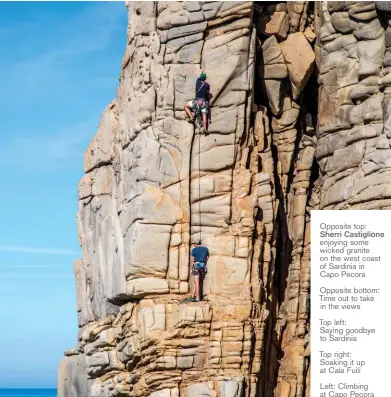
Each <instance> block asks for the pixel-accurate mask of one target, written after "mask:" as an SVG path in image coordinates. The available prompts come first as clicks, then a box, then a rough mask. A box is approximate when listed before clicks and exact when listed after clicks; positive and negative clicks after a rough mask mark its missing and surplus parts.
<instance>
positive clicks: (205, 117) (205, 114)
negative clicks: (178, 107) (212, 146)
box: [201, 106, 208, 132]
mask: <svg viewBox="0 0 391 397" xmlns="http://www.w3.org/2000/svg"><path fill="white" fill-rule="evenodd" d="M201 113H202V123H203V124H204V131H203V132H206V131H208V108H207V107H206V106H205V107H204V108H203V109H202V110H201Z"/></svg>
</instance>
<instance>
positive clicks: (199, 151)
mask: <svg viewBox="0 0 391 397" xmlns="http://www.w3.org/2000/svg"><path fill="white" fill-rule="evenodd" d="M201 116H202V115H201ZM200 131H201V127H200V125H199V123H198V213H199V217H200V241H202V231H201V227H202V226H201V224H202V223H201V133H200Z"/></svg>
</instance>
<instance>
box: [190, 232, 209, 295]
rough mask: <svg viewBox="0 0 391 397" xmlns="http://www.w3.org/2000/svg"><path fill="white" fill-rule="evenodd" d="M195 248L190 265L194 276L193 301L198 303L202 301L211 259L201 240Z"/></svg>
mask: <svg viewBox="0 0 391 397" xmlns="http://www.w3.org/2000/svg"><path fill="white" fill-rule="evenodd" d="M195 245H196V246H195V247H194V248H193V249H192V250H191V258H190V265H191V268H192V271H191V274H192V275H193V294H192V295H193V299H195V301H196V302H199V301H200V295H201V288H200V287H201V285H200V281H203V279H204V277H205V274H206V273H207V269H206V264H207V262H208V259H209V250H208V248H207V247H205V246H203V245H202V242H201V240H199V239H197V240H196V241H195ZM201 278H202V280H200V279H201Z"/></svg>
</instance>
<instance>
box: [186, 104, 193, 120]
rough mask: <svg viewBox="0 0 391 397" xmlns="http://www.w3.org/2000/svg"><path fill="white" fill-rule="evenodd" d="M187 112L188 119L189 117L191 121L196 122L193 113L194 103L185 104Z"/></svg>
mask: <svg viewBox="0 0 391 397" xmlns="http://www.w3.org/2000/svg"><path fill="white" fill-rule="evenodd" d="M184 109H185V112H186V114H187V117H189V119H190V120H191V121H193V120H194V116H193V113H192V112H191V109H193V101H189V102H188V103H186V104H185V108H184Z"/></svg>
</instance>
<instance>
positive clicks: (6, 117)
mask: <svg viewBox="0 0 391 397" xmlns="http://www.w3.org/2000/svg"><path fill="white" fill-rule="evenodd" d="M126 24H127V15H126V9H125V4H124V3H122V2H113V3H103V2H102V3H95V2H56V3H55V2H23V3H22V2H14V3H11V2H0V48H1V56H0V87H1V90H0V92H1V94H0V115H1V116H0V164H1V167H0V181H1V182H0V183H1V194H0V219H1V225H2V227H1V228H0V312H1V338H0V351H1V355H0V388H5V387H56V381H57V368H58V363H59V361H60V359H61V358H62V356H63V351H64V350H66V349H69V348H72V347H74V346H75V344H76V336H77V330H78V329H77V316H76V314H77V313H76V301H75V286H74V278H73V261H74V259H75V258H77V257H78V256H79V255H80V248H79V244H78V238H77V230H76V222H75V216H76V211H77V183H78V181H79V179H80V178H81V176H82V175H83V153H84V150H85V149H86V148H87V145H88V142H89V141H90V140H91V138H92V137H93V135H94V134H95V132H96V129H97V126H98V123H99V119H100V115H101V113H102V111H103V109H104V108H105V106H106V105H107V104H108V103H109V102H110V101H111V100H112V99H113V98H114V97H115V93H116V88H117V85H118V77H119V73H120V67H121V60H122V56H123V54H124V50H125V44H126Z"/></svg>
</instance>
